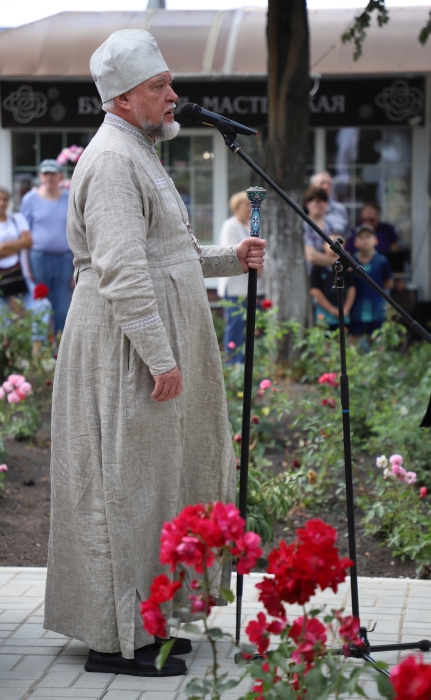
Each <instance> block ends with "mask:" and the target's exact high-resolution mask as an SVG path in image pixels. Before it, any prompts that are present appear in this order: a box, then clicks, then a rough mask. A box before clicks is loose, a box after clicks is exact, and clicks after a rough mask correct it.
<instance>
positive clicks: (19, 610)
mask: <svg viewBox="0 0 431 700" xmlns="http://www.w3.org/2000/svg"><path fill="white" fill-rule="evenodd" d="M45 577H46V569H43V568H20V567H0V697H1V698H4V699H5V700H27V698H46V699H47V700H48V699H49V700H64V699H65V698H80V700H99V699H102V698H103V700H186V697H187V696H186V694H185V692H184V688H185V686H186V685H187V683H188V681H189V680H190V678H192V677H193V676H199V675H202V674H203V673H204V672H205V670H206V668H207V665H208V662H209V657H210V649H209V645H208V643H206V642H199V640H196V642H195V644H194V645H193V646H194V649H193V653H192V654H191V655H188V656H185V657H184V658H185V660H186V661H187V665H188V667H189V672H188V675H187V676H179V677H176V678H175V677H174V678H137V677H130V676H121V675H119V676H115V675H110V674H103V673H101V674H97V673H86V672H85V671H84V663H85V660H86V656H87V652H88V650H87V647H86V646H85V645H84V644H82V643H81V642H77V641H76V640H71V639H68V638H66V637H63V636H61V635H58V634H55V633H53V632H47V631H46V630H44V629H43V627H42V622H43V596H44V589H45ZM260 579H261V575H260V574H254V575H251V576H246V577H245V584H244V599H243V620H242V624H243V628H244V627H245V626H246V625H247V623H248V621H249V620H250V619H251V618H252V617H255V616H256V614H257V613H258V612H259V611H260V610H261V609H262V606H261V605H260V604H259V603H258V601H257V591H256V590H255V588H254V586H255V584H256V583H257V582H258V580H260ZM233 584H235V581H234V582H233ZM233 590H234V588H233ZM359 595H360V606H361V616H362V622H363V623H364V624H366V625H367V626H368V628H371V626H372V625H373V624H374V623H375V622H377V627H376V630H375V632H374V633H373V634H371V635H370V641H371V643H372V644H373V643H374V644H378V643H380V644H381V643H384V644H395V643H398V642H416V641H418V640H420V639H423V638H428V639H429V638H430V637H431V581H421V580H416V579H414V580H413V579H388V578H386V579H385V578H360V579H359ZM313 603H315V604H316V606H319V604H324V603H326V604H328V605H329V606H330V607H335V606H336V607H341V606H344V607H345V608H346V611H347V612H350V587H349V583H348V582H346V583H345V584H343V585H342V586H340V589H339V591H338V594H337V595H334V594H332V592H327V591H326V592H324V593H321V594H320V595H317V596H315V597H314V598H313ZM301 613H302V610H301V609H300V608H299V607H297V606H293V605H292V606H290V611H289V618H290V619H294V618H295V617H296V616H297V615H300V614H301ZM211 622H212V624H215V625H217V626H220V627H222V628H223V629H224V630H225V631H229V632H231V633H234V629H235V605H230V606H229V607H227V608H216V609H215V612H214V614H213V616H212V620H211ZM243 639H244V641H245V636H244V635H243ZM219 646H220V659H219V663H220V665H221V666H222V667H223V669H224V670H226V671H229V672H230V673H231V676H232V677H235V676H238V677H239V676H240V675H241V674H240V670H239V668H238V666H236V665H235V662H234V660H233V655H234V652H235V650H234V649H233V647H232V646H231V645H230V644H228V643H221V644H220V645H219ZM406 655H407V653H406V652H403V653H402V654H401V655H400V653H397V652H391V653H379V654H375V658H376V660H379V661H380V660H381V661H386V662H387V663H389V664H390V665H394V664H396V663H398V662H399V660H400V658H401V657H402V656H406ZM426 659H427V660H428V661H429V663H431V652H429V653H428V654H426ZM375 675H376V674H375V672H374V671H373V670H371V669H370V670H369V669H367V670H366V671H365V672H364V674H363V676H362V678H363V687H364V689H365V691H366V692H367V694H368V696H369V697H370V698H372V699H374V698H378V697H379V696H378V695H377V692H376V690H375V682H374V680H373V679H374V677H375ZM250 685H251V683H250V679H248V678H247V679H245V680H244V681H242V682H241V685H240V686H239V687H238V688H236V689H235V690H234V691H233V692H230V693H227V694H226V695H225V696H224V698H226V700H237V698H239V697H240V696H241V695H244V694H245V693H247V691H248V690H249V689H250Z"/></svg>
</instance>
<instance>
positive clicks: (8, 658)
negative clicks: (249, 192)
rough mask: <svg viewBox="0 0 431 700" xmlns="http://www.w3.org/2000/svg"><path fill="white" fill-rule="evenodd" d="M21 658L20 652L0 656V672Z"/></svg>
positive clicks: (6, 669) (8, 668) (9, 668)
mask: <svg viewBox="0 0 431 700" xmlns="http://www.w3.org/2000/svg"><path fill="white" fill-rule="evenodd" d="M21 658H22V656H21V655H20V654H5V655H4V656H0V672H1V671H10V670H11V668H13V667H14V666H15V664H17V663H18V661H19V660H20V659H21Z"/></svg>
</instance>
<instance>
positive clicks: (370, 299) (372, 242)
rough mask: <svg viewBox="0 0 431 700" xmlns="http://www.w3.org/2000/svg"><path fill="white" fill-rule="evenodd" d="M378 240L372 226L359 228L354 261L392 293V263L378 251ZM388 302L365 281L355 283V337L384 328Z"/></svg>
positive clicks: (353, 326) (367, 334) (359, 278)
mask: <svg viewBox="0 0 431 700" xmlns="http://www.w3.org/2000/svg"><path fill="white" fill-rule="evenodd" d="M376 246H377V236H376V233H375V231H374V228H373V227H372V226H369V225H368V224H360V225H359V226H358V227H357V228H356V229H355V249H356V252H355V253H354V255H353V257H354V258H355V260H357V261H358V263H360V265H362V267H363V268H364V270H365V272H366V273H367V274H368V275H369V276H370V277H371V279H373V280H374V281H375V282H377V284H378V285H380V287H382V288H383V289H385V290H386V291H388V290H390V289H392V286H393V275H392V270H391V266H390V264H389V260H388V259H387V258H386V257H385V256H384V255H382V254H381V253H378V252H377V250H376ZM386 306H387V304H386V301H385V300H384V299H383V298H382V297H381V296H380V295H379V294H378V293H377V292H376V291H375V290H374V289H373V288H372V287H370V285H369V284H368V282H366V281H365V280H364V279H363V278H362V277H358V278H357V279H356V297H355V302H354V304H353V306H352V311H351V314H350V318H351V323H350V331H351V334H352V336H356V337H360V336H369V335H371V333H373V332H374V331H375V330H377V329H378V328H381V326H382V323H383V321H385V319H386Z"/></svg>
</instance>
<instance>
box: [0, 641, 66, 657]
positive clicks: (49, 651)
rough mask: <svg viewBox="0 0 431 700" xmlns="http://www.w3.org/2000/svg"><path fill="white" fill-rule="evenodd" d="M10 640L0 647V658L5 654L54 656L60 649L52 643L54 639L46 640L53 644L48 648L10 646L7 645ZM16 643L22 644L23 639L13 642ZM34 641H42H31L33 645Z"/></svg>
mask: <svg viewBox="0 0 431 700" xmlns="http://www.w3.org/2000/svg"><path fill="white" fill-rule="evenodd" d="M11 641H12V640H11V639H6V640H5V641H4V642H3V644H2V646H1V647H0V656H3V655H6V654H27V655H29V656H44V655H53V654H54V655H55V654H56V653H57V651H59V650H60V649H61V647H56V646H55V645H54V642H55V641H56V640H55V639H52V640H48V641H51V642H53V644H52V645H50V646H37V647H36V646H29V645H26V644H22V645H21V646H18V645H15V644H14V645H12V644H9V642H11ZM15 641H18V642H24V641H25V640H24V639H18V640H15ZM36 641H42V640H31V643H32V644H33V645H34V644H35V643H36Z"/></svg>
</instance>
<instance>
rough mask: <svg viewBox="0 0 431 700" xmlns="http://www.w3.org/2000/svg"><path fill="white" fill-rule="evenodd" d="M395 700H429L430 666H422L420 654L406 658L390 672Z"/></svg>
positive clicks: (430, 685)
mask: <svg viewBox="0 0 431 700" xmlns="http://www.w3.org/2000/svg"><path fill="white" fill-rule="evenodd" d="M391 681H392V685H393V688H394V690H395V700H429V699H430V698H431V665H430V664H424V662H423V657H422V654H419V655H418V656H408V657H407V658H406V659H404V661H402V662H401V663H400V664H399V665H398V666H395V668H393V669H392V671H391Z"/></svg>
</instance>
